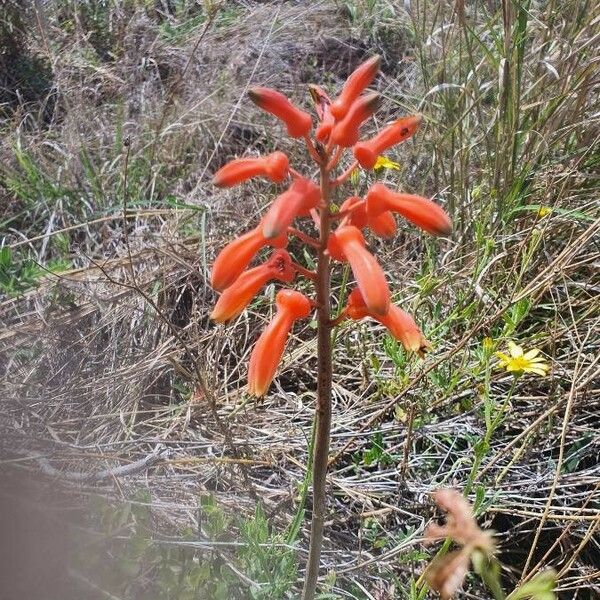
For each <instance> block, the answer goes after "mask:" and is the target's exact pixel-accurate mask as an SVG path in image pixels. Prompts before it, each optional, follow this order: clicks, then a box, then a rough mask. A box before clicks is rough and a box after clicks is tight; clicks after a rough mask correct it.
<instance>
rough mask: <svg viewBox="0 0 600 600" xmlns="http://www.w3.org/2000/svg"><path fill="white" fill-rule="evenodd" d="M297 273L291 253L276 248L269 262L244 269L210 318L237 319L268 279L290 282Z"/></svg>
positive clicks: (221, 320) (221, 298) (218, 319)
mask: <svg viewBox="0 0 600 600" xmlns="http://www.w3.org/2000/svg"><path fill="white" fill-rule="evenodd" d="M295 274H296V272H295V269H294V267H293V266H292V259H291V258H290V255H289V254H288V253H287V252H286V251H285V250H275V252H273V254H272V255H271V257H270V258H269V260H268V261H267V262H265V263H263V264H262V265H259V266H258V267H254V268H253V269H250V270H248V271H244V272H243V273H242V274H241V275H240V276H239V277H238V278H237V279H236V280H235V281H234V282H233V283H232V284H231V285H230V286H229V287H228V288H226V289H225V291H224V292H223V293H222V294H221V297H220V298H219V300H218V302H217V304H216V305H215V308H214V309H213V311H212V313H211V315H210V318H211V319H214V320H215V321H216V322H217V323H224V322H225V321H230V320H231V319H235V317H237V316H238V315H239V314H240V313H241V312H242V311H243V310H244V309H245V308H246V306H248V304H250V302H251V301H252V299H253V298H254V297H255V296H256V294H258V292H259V290H260V289H261V288H262V287H263V286H264V285H265V284H266V283H267V282H268V281H270V280H271V279H279V280H280V281H284V282H286V283H290V282H291V281H292V280H293V279H294V276H295Z"/></svg>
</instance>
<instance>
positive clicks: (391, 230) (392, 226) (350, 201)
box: [340, 196, 396, 238]
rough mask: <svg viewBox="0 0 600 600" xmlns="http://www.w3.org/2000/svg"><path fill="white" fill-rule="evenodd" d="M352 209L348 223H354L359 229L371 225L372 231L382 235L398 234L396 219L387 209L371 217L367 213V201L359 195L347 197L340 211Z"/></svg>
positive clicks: (384, 236)
mask: <svg viewBox="0 0 600 600" xmlns="http://www.w3.org/2000/svg"><path fill="white" fill-rule="evenodd" d="M348 210H350V211H352V212H350V214H349V216H348V224H349V225H354V226H355V227H358V228H359V229H364V228H365V227H369V228H370V229H371V231H372V232H373V233H374V234H375V235H377V236H379V237H381V238H390V237H394V235H395V234H396V220H395V219H394V215H392V213H391V212H389V211H386V212H383V213H381V214H380V215H377V216H376V217H374V218H372V219H369V217H368V215H367V203H366V202H365V201H364V200H363V199H362V198H359V197H357V196H350V198H346V200H345V201H344V202H343V204H342V205H341V206H340V212H343V211H348Z"/></svg>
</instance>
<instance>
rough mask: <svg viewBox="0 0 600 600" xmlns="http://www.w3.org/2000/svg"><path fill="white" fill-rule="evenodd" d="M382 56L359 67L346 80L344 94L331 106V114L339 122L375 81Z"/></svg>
mask: <svg viewBox="0 0 600 600" xmlns="http://www.w3.org/2000/svg"><path fill="white" fill-rule="evenodd" d="M380 64H381V56H378V55H375V56H373V57H372V58H370V59H369V60H367V61H365V62H364V63H362V64H361V65H359V66H358V67H357V68H356V69H355V70H354V71H353V72H352V73H351V74H350V76H349V77H348V79H346V83H344V87H343V88H342V93H341V94H340V95H339V97H338V98H337V100H335V102H334V103H333V104H332V105H331V114H332V115H333V116H334V117H335V118H336V119H337V120H338V121H339V120H340V119H343V118H344V117H345V116H346V113H347V112H348V110H349V109H350V106H351V105H352V103H353V102H354V101H355V100H356V99H357V98H358V97H359V96H360V95H361V94H362V92H363V90H364V89H365V88H366V87H367V86H368V85H369V84H370V83H371V82H372V81H373V79H375V75H377V71H379V65H380Z"/></svg>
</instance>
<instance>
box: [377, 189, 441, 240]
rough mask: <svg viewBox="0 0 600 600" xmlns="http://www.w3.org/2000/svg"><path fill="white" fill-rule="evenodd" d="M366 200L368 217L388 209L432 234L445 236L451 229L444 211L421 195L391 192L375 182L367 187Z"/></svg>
mask: <svg viewBox="0 0 600 600" xmlns="http://www.w3.org/2000/svg"><path fill="white" fill-rule="evenodd" d="M366 200H367V215H368V216H369V218H370V219H373V218H375V217H377V216H378V215H380V214H381V213H383V212H385V211H388V210H389V211H392V212H396V213H398V214H400V215H402V216H403V217H404V218H405V219H407V220H408V221H410V222H411V223H413V224H414V225H416V226H417V227H420V228H421V229H423V230H425V231H427V232H428V233H431V234H432V235H444V236H445V235H449V234H450V232H451V231H452V221H451V220H450V217H449V216H448V215H447V214H446V212H445V211H444V210H443V209H442V208H441V207H440V206H438V205H437V204H436V203H435V202H432V201H431V200H427V199H426V198H422V197H421V196H415V195H413V194H400V193H397V192H392V191H391V190H390V189H388V188H387V187H385V185H383V184H381V183H376V184H374V185H372V186H371V188H370V189H369V192H368V193H367V198H366Z"/></svg>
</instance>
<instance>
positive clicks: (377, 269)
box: [331, 225, 390, 317]
mask: <svg viewBox="0 0 600 600" xmlns="http://www.w3.org/2000/svg"><path fill="white" fill-rule="evenodd" d="M331 237H332V238H334V239H335V243H336V244H337V245H338V247H339V250H340V251H341V252H342V253H343V255H344V256H345V258H346V259H347V260H348V262H349V263H350V267H351V269H352V273H353V274H354V278H355V279H356V283H357V284H358V287H359V289H360V291H361V292H362V295H363V298H364V299H365V303H366V306H367V307H368V309H369V311H370V312H371V313H373V314H375V315H377V316H378V317H382V316H384V315H386V314H387V312H388V310H389V307H390V289H389V287H388V284H387V281H386V280H385V274H384V272H383V269H382V268H381V266H380V265H379V263H378V262H377V260H376V259H375V257H374V256H373V255H372V254H371V253H370V252H369V251H368V250H367V249H366V248H365V238H364V237H363V236H362V233H361V232H360V230H359V229H357V228H356V227H354V226H353V225H345V226H344V227H340V228H338V229H337V230H336V231H335V233H334V234H333V235H332V236H331ZM334 258H335V257H334Z"/></svg>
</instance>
